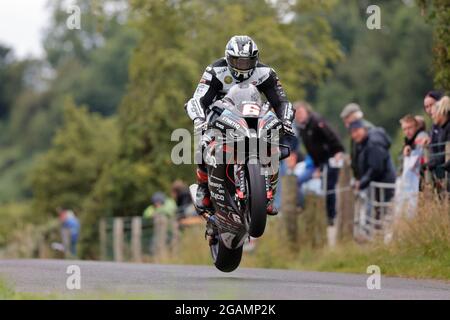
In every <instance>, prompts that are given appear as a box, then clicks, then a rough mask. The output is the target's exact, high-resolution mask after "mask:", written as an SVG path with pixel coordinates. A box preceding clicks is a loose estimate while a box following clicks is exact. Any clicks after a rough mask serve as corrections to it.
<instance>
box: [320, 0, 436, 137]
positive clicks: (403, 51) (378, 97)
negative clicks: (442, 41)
mask: <svg viewBox="0 0 450 320" xmlns="http://www.w3.org/2000/svg"><path fill="white" fill-rule="evenodd" d="M346 4H347V5H346V6H343V5H340V6H336V11H335V12H333V13H332V14H331V15H330V21H331V23H332V26H333V30H337V32H338V33H337V34H336V36H337V37H340V36H342V35H343V32H342V31H341V30H351V33H350V34H347V35H345V37H344V43H345V44H346V45H347V46H348V47H347V48H344V51H345V52H347V54H346V57H345V59H344V61H343V62H341V63H339V64H338V65H336V66H335V72H334V75H333V76H331V77H330V78H329V79H328V80H327V81H326V82H325V83H324V84H323V85H321V86H319V88H318V89H317V91H316V92H315V99H313V100H315V104H316V106H317V109H318V110H319V111H320V112H322V113H323V114H326V116H327V117H328V118H329V119H330V120H331V121H332V122H334V124H335V125H336V127H338V128H340V129H341V130H342V131H343V130H344V128H343V125H342V124H341V121H340V118H339V113H340V112H341V110H342V108H343V107H344V106H345V105H346V104H347V103H349V102H358V103H359V104H360V105H361V106H362V108H363V110H364V113H365V115H366V116H367V118H368V119H369V120H371V121H372V122H373V123H375V124H376V125H379V126H383V127H385V128H386V129H387V130H388V131H389V133H391V134H392V135H394V134H395V133H396V132H397V128H398V119H399V118H401V117H402V116H403V115H404V114H406V113H415V112H416V113H421V112H422V103H423V102H422V101H423V95H424V94H425V93H426V92H427V91H428V90H430V88H431V87H432V78H431V73H430V65H431V47H432V44H431V30H430V28H429V27H428V26H427V25H426V24H425V23H424V22H423V21H422V19H421V17H420V11H419V9H418V7H417V6H414V5H410V4H409V5H407V4H404V3H402V2H400V1H398V2H392V1H380V2H379V3H378V4H379V5H380V7H381V9H382V10H381V12H382V29H381V30H368V29H367V28H366V19H367V15H366V14H365V11H364V13H363V14H361V8H360V7H359V5H360V4H359V3H358V2H356V1H351V2H348V1H346ZM344 17H347V18H346V19H343V18H344ZM334 24H336V26H339V27H336V28H335V27H334ZM343 26H346V27H343ZM338 39H339V40H340V38H338ZM313 98H314V96H313Z"/></svg>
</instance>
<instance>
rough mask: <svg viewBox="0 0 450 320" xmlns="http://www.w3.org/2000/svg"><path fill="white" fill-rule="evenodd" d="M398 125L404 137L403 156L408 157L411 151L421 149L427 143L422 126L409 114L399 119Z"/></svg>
mask: <svg viewBox="0 0 450 320" xmlns="http://www.w3.org/2000/svg"><path fill="white" fill-rule="evenodd" d="M400 125H401V127H402V130H403V133H404V135H405V143H404V145H403V156H409V155H410V154H411V151H412V150H415V149H416V147H422V146H423V145H424V144H425V143H426V142H427V141H428V139H429V137H428V133H426V131H425V130H424V129H423V124H422V125H421V124H420V123H419V121H417V118H416V117H414V116H412V115H410V114H408V115H406V116H404V117H403V118H401V119H400Z"/></svg>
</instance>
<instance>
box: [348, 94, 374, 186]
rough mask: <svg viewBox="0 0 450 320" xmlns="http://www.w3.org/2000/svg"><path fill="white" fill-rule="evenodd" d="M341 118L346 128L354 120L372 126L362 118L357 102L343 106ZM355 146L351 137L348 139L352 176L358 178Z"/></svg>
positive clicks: (368, 126)
mask: <svg viewBox="0 0 450 320" xmlns="http://www.w3.org/2000/svg"><path fill="white" fill-rule="evenodd" d="M341 119H342V121H343V122H344V125H345V127H346V128H347V129H348V127H349V126H350V123H352V122H353V121H356V120H361V121H363V124H364V126H365V127H366V128H373V124H372V123H370V122H369V121H366V120H364V114H363V112H362V110H361V107H360V106H359V104H356V103H350V104H348V105H346V106H345V108H344V109H343V110H342V112H341ZM356 151H357V148H356V147H355V143H354V142H353V140H352V139H350V158H351V167H352V172H353V176H354V177H355V179H359V174H358V168H357V165H356V163H357V160H356V159H357V158H358V154H357V153H356Z"/></svg>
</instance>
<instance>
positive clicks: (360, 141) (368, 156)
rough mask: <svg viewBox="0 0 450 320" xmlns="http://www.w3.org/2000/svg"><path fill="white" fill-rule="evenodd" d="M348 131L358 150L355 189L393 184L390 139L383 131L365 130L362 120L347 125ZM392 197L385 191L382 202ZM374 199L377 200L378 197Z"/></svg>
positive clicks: (378, 129)
mask: <svg viewBox="0 0 450 320" xmlns="http://www.w3.org/2000/svg"><path fill="white" fill-rule="evenodd" d="M349 131H350V134H351V137H352V140H353V141H354V142H355V143H356V148H357V149H358V150H357V154H358V157H357V159H356V165H357V167H358V172H359V174H360V177H359V179H358V180H357V181H356V183H355V189H356V190H358V191H359V190H364V189H367V188H368V187H369V186H370V183H371V182H384V183H395V179H396V174H395V169H394V164H393V162H392V159H391V155H390V153H389V148H390V147H391V139H390V138H389V136H388V135H387V134H386V132H385V131H384V129H383V128H379V127H374V128H367V126H366V125H365V124H364V122H363V121H362V120H356V121H353V122H352V123H350V124H349ZM393 195H394V194H393V190H391V189H387V190H385V199H384V200H385V201H389V200H390V199H391V198H392V196H393ZM376 197H377V198H379V195H377V196H376Z"/></svg>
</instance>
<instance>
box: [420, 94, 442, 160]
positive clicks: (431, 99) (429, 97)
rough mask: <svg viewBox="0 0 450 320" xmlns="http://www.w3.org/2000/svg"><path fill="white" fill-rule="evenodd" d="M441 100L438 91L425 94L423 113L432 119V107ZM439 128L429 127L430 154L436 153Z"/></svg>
mask: <svg viewBox="0 0 450 320" xmlns="http://www.w3.org/2000/svg"><path fill="white" fill-rule="evenodd" d="M441 98H442V93H440V92H439V91H430V92H428V93H427V94H426V96H425V99H424V100H423V107H424V110H425V112H426V113H427V115H428V116H429V117H430V118H433V117H432V113H433V106H434V105H435V104H436V103H437V102H438V101H439V100H440V99H441ZM439 131H440V127H439V126H438V125H436V124H434V121H433V125H432V127H431V130H430V145H431V146H430V152H431V153H438V152H439V151H438V148H436V147H437V145H436V144H437V137H438V136H439Z"/></svg>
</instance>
